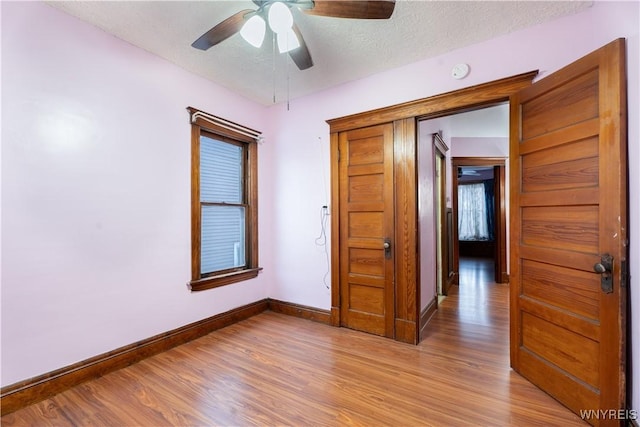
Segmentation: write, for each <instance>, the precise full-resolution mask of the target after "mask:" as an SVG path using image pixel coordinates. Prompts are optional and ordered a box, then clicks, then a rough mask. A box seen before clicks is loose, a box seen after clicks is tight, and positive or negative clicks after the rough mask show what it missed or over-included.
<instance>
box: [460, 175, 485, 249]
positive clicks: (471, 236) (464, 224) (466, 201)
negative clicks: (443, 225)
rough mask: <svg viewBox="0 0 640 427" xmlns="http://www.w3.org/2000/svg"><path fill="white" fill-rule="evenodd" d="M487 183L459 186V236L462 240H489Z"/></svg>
mask: <svg viewBox="0 0 640 427" xmlns="http://www.w3.org/2000/svg"><path fill="white" fill-rule="evenodd" d="M487 215H488V210H487V201H486V197H485V185H484V184H483V183H479V184H462V185H459V186H458V238H459V239H460V240H489V224H488V221H487Z"/></svg>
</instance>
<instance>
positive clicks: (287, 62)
mask: <svg viewBox="0 0 640 427" xmlns="http://www.w3.org/2000/svg"><path fill="white" fill-rule="evenodd" d="M288 43H289V36H288V35H287V44H288ZM287 47H288V46H287ZM284 61H285V63H286V64H287V65H286V67H287V68H286V73H287V111H289V98H290V97H289V87H290V84H289V81H290V80H291V79H290V75H289V58H288V55H287V56H286V57H285V60H284Z"/></svg>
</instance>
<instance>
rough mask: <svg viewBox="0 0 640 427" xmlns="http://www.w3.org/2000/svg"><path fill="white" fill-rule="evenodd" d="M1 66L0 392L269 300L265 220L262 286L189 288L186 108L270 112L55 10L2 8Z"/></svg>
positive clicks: (254, 116)
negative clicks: (0, 278)
mask: <svg viewBox="0 0 640 427" xmlns="http://www.w3.org/2000/svg"><path fill="white" fill-rule="evenodd" d="M2 60H3V64H2V65H3V67H2V90H3V91H2V113H3V116H2V274H1V277H2V318H1V319H2V330H1V334H2V385H3V386H4V385H8V384H11V383H14V382H16V381H19V380H24V379H26V378H29V377H32V376H35V375H39V374H42V373H46V372H49V371H52V370H54V369H58V368H61V367H63V366H66V365H69V364H72V363H75V362H78V361H80V360H84V359H87V358H89V357H92V356H95V355H97V354H100V353H103V352H107V351H111V350H113V349H115V348H118V347H120V346H123V345H127V344H130V343H133V342H135V341H138V340H141V339H144V338H148V337H150V336H153V335H155V334H158V333H162V332H166V331H168V330H171V329H174V328H177V327H180V326H183V325H185V324H188V323H191V322H194V321H197V320H200V319H203V318H207V317H209V316H212V315H214V314H217V313H220V312H224V311H227V310H230V309H232V308H235V307H238V306H241V305H244V304H248V303H251V302H254V301H257V300H260V299H263V298H265V297H266V296H267V286H266V283H267V282H269V281H271V280H272V279H271V277H272V274H273V268H271V267H270V264H271V253H272V251H270V250H269V249H268V246H269V245H270V239H269V238H268V236H269V227H266V226H265V227H263V229H262V234H261V240H260V249H261V265H262V266H264V267H265V270H264V273H263V274H261V275H260V276H259V277H258V278H256V279H254V280H250V281H247V282H243V283H241V284H237V285H233V286H225V287H222V288H218V289H213V290H208V291H203V292H198V293H190V292H189V291H188V290H187V288H186V283H187V282H188V281H189V279H190V274H191V267H190V266H191V261H190V259H191V255H190V252H191V246H190V221H191V219H190V188H191V184H190V125H189V116H188V113H187V111H186V107H187V106H189V105H191V106H194V107H196V108H200V109H203V110H206V111H209V112H211V113H213V114H217V115H220V116H223V117H225V118H228V119H230V120H233V121H236V122H239V123H243V124H246V125H247V126H249V127H251V128H254V129H264V130H266V123H267V121H266V119H265V117H266V116H265V113H266V110H265V108H264V107H262V106H259V105H257V104H254V103H252V102H250V101H247V100H246V99H244V98H241V97H239V96H237V95H235V94H233V93H231V92H229V91H227V90H226V89H223V88H221V87H219V86H217V85H214V84H212V83H210V82H208V81H205V80H203V79H201V78H199V77H196V76H194V75H192V74H189V73H187V72H185V71H184V70H182V69H181V68H179V67H176V66H174V65H171V64H169V63H168V62H166V61H164V60H162V59H160V58H158V57H156V56H153V55H151V54H149V53H147V52H145V51H142V50H140V49H138V48H135V47H133V46H131V45H129V44H127V43H124V42H122V41H121V40H118V39H116V38H114V37H111V36H109V35H107V34H106V33H104V32H102V31H99V30H97V29H95V28H94V27H92V26H89V25H87V24H84V23H82V22H80V21H78V20H77V19H75V18H72V17H70V16H67V15H65V14H63V13H62V12H59V11H57V10H55V9H53V8H51V7H49V6H47V5H45V4H39V3H27V2H15V3H7V2H3V3H2ZM266 136H267V139H268V138H269V135H268V133H267V135H266ZM262 151H266V150H263V149H262V147H261V148H260V152H261V154H262ZM265 154H266V155H265V156H262V157H261V158H260V165H259V168H260V171H268V170H269V165H268V163H265V161H268V157H269V155H268V153H265ZM259 179H262V177H260V178H259ZM264 196H265V197H262V198H261V199H260V222H261V223H262V224H268V222H269V221H270V217H269V213H270V212H271V211H272V206H271V198H270V197H268V193H267V194H265V195H264Z"/></svg>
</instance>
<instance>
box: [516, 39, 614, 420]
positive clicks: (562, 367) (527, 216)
mask: <svg viewBox="0 0 640 427" xmlns="http://www.w3.org/2000/svg"><path fill="white" fill-rule="evenodd" d="M511 132H512V134H511V155H510V161H511V163H510V166H511V233H512V237H511V364H512V367H513V368H514V369H515V370H516V371H517V372H519V373H520V374H522V375H523V376H524V377H526V378H527V379H529V380H530V381H531V382H533V383H534V384H536V385H538V386H539V387H540V388H541V389H543V390H545V391H546V392H548V393H549V394H551V395H552V396H554V397H555V398H556V399H558V400H559V401H560V402H562V403H563V404H564V405H566V406H567V407H569V408H570V409H572V410H573V411H574V412H576V413H577V414H579V415H581V416H582V417H583V418H585V420H586V421H588V422H590V423H592V424H594V425H618V424H619V421H618V420H617V418H618V417H619V416H620V415H619V414H620V413H619V412H617V410H620V409H624V408H625V359H624V355H625V322H626V310H625V308H626V292H627V289H626V286H627V285H626V282H627V277H626V274H627V273H626V271H627V267H626V262H627V225H626V224H627V207H626V204H627V189H626V173H627V163H626V87H625V43H624V40H616V41H614V42H612V43H610V44H608V45H607V46H605V47H603V48H601V49H599V50H597V51H595V52H593V53H591V54H589V55H587V56H586V57H584V58H582V59H580V60H578V61H576V62H574V63H573V64H571V65H569V66H567V67H565V68H563V69H561V70H560V71H558V72H556V73H553V74H552V75H550V76H548V77H546V78H544V79H542V80H540V81H539V82H537V83H534V84H533V85H532V86H530V87H528V88H525V89H523V90H521V91H520V92H518V93H517V94H516V95H515V96H514V97H513V98H512V99H511ZM592 410H600V411H601V412H583V411H592ZM614 410H615V411H614ZM604 411H607V412H604ZM614 412H615V413H614Z"/></svg>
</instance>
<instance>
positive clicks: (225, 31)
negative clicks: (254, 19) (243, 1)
mask: <svg viewBox="0 0 640 427" xmlns="http://www.w3.org/2000/svg"><path fill="white" fill-rule="evenodd" d="M251 12H255V11H254V10H252V9H244V10H241V11H240V12H238V13H235V14H233V15H231V16H230V17H228V18H227V19H225V20H224V21H222V22H221V23H219V24H218V25H216V26H215V27H213V28H212V29H210V30H209V31H207V32H206V33H204V34H203V35H201V36H200V38H199V39H198V40H196V41H194V42H193V43H191V46H193V47H195V48H196V49H200V50H207V49H209V48H210V47H211V46H215V45H217V44H218V43H220V42H221V41H224V40H226V39H228V38H229V37H231V36H232V35H234V34H235V33H237V32H238V31H240V29H241V28H242V25H243V24H244V22H245V16H246V15H247V14H248V13H251Z"/></svg>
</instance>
